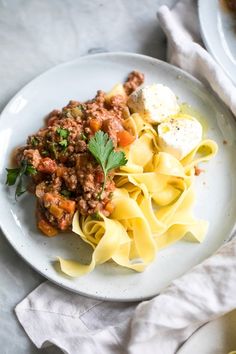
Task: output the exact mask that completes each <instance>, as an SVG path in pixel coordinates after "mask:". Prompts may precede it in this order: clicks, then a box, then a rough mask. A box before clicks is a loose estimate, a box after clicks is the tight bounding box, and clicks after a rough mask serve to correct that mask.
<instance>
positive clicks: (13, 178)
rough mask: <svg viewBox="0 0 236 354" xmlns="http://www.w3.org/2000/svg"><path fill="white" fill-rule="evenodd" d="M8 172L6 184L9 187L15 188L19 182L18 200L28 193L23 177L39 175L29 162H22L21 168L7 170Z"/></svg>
mask: <svg viewBox="0 0 236 354" xmlns="http://www.w3.org/2000/svg"><path fill="white" fill-rule="evenodd" d="M6 170H7V180H6V184H7V185H8V186H13V185H14V184H15V183H16V182H17V185H16V190H15V197H16V198H17V197H19V196H21V195H22V194H23V193H25V192H26V187H25V185H24V181H23V176H24V175H26V176H29V175H34V174H36V173H37V171H36V169H35V168H34V167H33V166H32V165H31V164H29V163H28V162H27V160H22V161H21V165H20V167H19V168H6Z"/></svg>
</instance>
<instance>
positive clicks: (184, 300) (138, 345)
mask: <svg viewBox="0 0 236 354" xmlns="http://www.w3.org/2000/svg"><path fill="white" fill-rule="evenodd" d="M158 18H159V21H160V24H161V26H162V28H163V30H164V31H165V33H166V35H167V38H168V57H169V60H170V61H171V62H172V63H173V64H175V65H177V66H180V67H182V68H183V69H185V70H187V71H189V72H190V73H192V74H193V75H195V76H196V77H198V78H200V79H201V80H202V81H204V82H206V83H207V84H209V85H210V86H211V87H212V89H213V90H214V91H215V92H216V93H218V94H219V96H220V97H221V98H222V99H223V100H224V102H225V103H226V104H227V105H228V106H229V107H230V108H231V110H232V111H233V112H234V113H235V114H236V89H235V87H234V86H233V84H232V83H231V81H230V80H229V79H228V77H227V76H226V75H225V74H224V72H223V70H222V69H221V68H220V67H219V66H218V65H217V64H216V63H215V61H214V60H213V59H212V57H211V56H210V55H209V54H208V53H207V52H206V51H205V49H203V47H202V46H201V44H202V43H201V38H200V34H199V26H198V18H197V8H196V1H194V0H182V1H179V2H178V3H177V5H176V6H175V7H174V8H173V9H172V10H169V9H168V8H167V7H166V6H162V7H161V8H160V9H159V12H158ZM226 274H227V276H226ZM235 292H236V239H233V240H232V241H231V242H230V243H228V244H226V245H224V246H223V247H222V248H221V249H220V250H219V251H218V252H217V253H216V254H215V255H214V256H212V257H211V258H209V259H207V260H206V261H204V262H203V263H202V264H201V265H199V266H197V267H195V268H194V269H193V270H192V271H190V272H189V273H187V274H186V275H184V276H182V277H181V278H179V279H177V280H175V281H174V282H173V283H172V284H171V285H170V286H169V287H168V288H167V289H165V290H164V291H163V292H162V293H161V294H160V295H159V296H157V297H155V298H154V299H152V300H149V301H145V302H143V303H140V304H137V303H114V302H104V301H98V300H94V299H89V298H86V297H82V296H80V295H77V294H73V293H70V292H68V291H67V290H64V289H61V288H59V287H57V286H56V285H53V284H51V283H50V282H49V281H47V282H45V283H43V284H41V285H40V286H39V287H38V288H37V289H36V290H34V291H33V292H32V293H31V294H30V295H28V296H27V297H26V298H25V299H24V300H23V301H22V302H21V303H20V304H18V305H17V307H16V309H15V312H16V315H17V317H18V319H19V321H20V323H21V324H22V326H23V327H24V329H25V331H26V333H27V334H28V336H29V337H30V338H31V340H32V341H33V342H34V343H35V345H36V346H37V347H38V348H40V347H45V346H47V345H51V344H54V345H56V346H57V347H58V348H60V349H61V350H62V351H63V352H65V353H69V354H76V353H85V354H90V353H91V354H92V353H96V354H100V353H101V354H111V353H112V354H124V353H129V354H139V353H140V354H141V353H142V354H143V352H145V353H160V354H173V353H175V352H176V351H177V350H178V348H179V347H180V346H181V345H182V344H183V343H184V342H185V341H186V340H187V339H188V337H189V336H190V335H191V334H192V333H193V332H194V331H195V330H196V329H197V328H199V327H200V326H202V325H203V324H204V323H206V322H208V321H210V320H213V319H215V318H217V317H219V316H221V315H223V314H225V313H227V312H229V311H231V310H232V309H234V308H236V297H235Z"/></svg>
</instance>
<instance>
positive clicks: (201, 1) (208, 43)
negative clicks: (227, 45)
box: [198, 0, 236, 85]
mask: <svg viewBox="0 0 236 354" xmlns="http://www.w3.org/2000/svg"><path fill="white" fill-rule="evenodd" d="M215 1H219V0H215ZM205 2H206V1H204V0H198V19H199V24H200V32H201V37H202V39H203V42H204V45H205V47H206V49H207V51H208V52H209V53H210V54H211V55H212V56H213V58H214V59H215V61H216V62H217V64H218V65H220V67H221V69H222V70H223V71H224V73H225V74H226V75H227V77H228V79H230V80H231V81H232V83H233V84H234V85H236V78H235V80H233V79H232V77H231V76H230V69H232V68H234V71H235V73H236V66H234V65H233V63H231V64H230V67H229V68H228V67H227V65H226V66H225V65H224V64H223V62H224V61H225V60H226V61H228V60H229V59H228V57H227V55H225V54H224V50H222V53H223V54H221V55H222V57H223V58H225V59H222V60H221V59H220V58H219V56H218V55H217V53H215V51H214V49H213V48H214V46H213V45H212V44H211V41H209V39H208V36H207V32H206V31H205V25H204V20H203V10H202V9H203V4H204V3H205ZM220 43H221V41H220Z"/></svg>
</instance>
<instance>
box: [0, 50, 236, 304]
mask: <svg viewBox="0 0 236 354" xmlns="http://www.w3.org/2000/svg"><path fill="white" fill-rule="evenodd" d="M133 69H137V70H140V71H142V72H144V73H145V76H146V80H145V82H146V83H147V84H148V83H149V84H150V83H153V82H159V83H164V84H166V85H168V86H169V87H171V88H172V90H173V91H174V92H175V93H176V95H177V96H178V97H179V99H180V101H182V102H188V103H189V104H191V105H192V106H193V107H196V108H197V109H198V111H199V112H200V113H201V114H202V115H203V116H204V117H205V118H206V120H207V125H208V136H209V137H210V138H213V139H214V140H215V141H217V143H218V145H219V153H218V155H217V157H216V158H215V159H214V160H212V161H210V163H208V164H207V165H206V167H205V168H206V172H205V173H204V174H201V175H200V176H199V177H198V178H197V181H196V190H197V203H196V207H195V212H196V215H197V216H198V217H199V218H204V219H206V220H209V222H210V228H209V232H208V235H207V237H206V240H205V241H204V243H202V244H197V243H188V242H178V243H177V244H176V245H174V246H172V247H169V248H167V249H166V250H163V251H162V252H160V253H159V254H157V257H156V261H155V262H154V263H153V264H152V265H151V266H150V267H149V268H148V269H147V270H146V271H145V272H144V273H141V274H140V273H135V272H133V271H131V270H128V269H124V268H121V267H119V266H116V265H114V264H113V263H106V264H104V265H101V266H98V267H97V268H96V269H95V270H94V272H92V273H91V274H88V275H86V276H83V277H81V278H77V279H71V278H69V277H66V276H64V275H62V274H60V273H59V272H58V271H57V270H56V269H55V267H54V261H55V259H56V257H57V256H62V257H65V258H74V259H76V258H78V257H79V258H85V257H86V255H87V252H86V250H85V249H86V247H85V245H84V244H83V243H82V242H81V241H80V239H79V238H78V236H76V235H72V234H71V235H60V236H57V237H55V238H47V237H44V236H42V235H41V234H40V233H39V232H38V231H37V229H36V226H35V200H34V197H33V196H31V195H24V196H23V197H22V198H21V199H20V201H18V202H15V200H14V196H13V191H11V190H9V189H8V188H7V187H6V185H5V184H4V183H5V178H6V173H5V168H6V167H7V166H8V165H9V156H10V154H11V151H12V149H13V148H14V147H16V146H18V145H21V144H23V143H24V141H25V139H26V137H27V136H28V135H29V134H32V133H33V132H35V131H36V130H37V129H39V128H40V127H41V126H42V124H43V117H44V116H45V115H46V114H47V113H48V112H49V111H50V110H52V109H53V108H58V107H62V106H64V105H65V104H66V103H67V102H68V100H69V99H80V100H86V99H88V98H91V97H93V95H94V94H95V93H96V90H98V89H103V90H109V89H110V88H111V87H112V86H113V85H114V84H115V83H117V82H120V81H123V80H124V79H125V77H126V76H127V74H128V73H129V72H130V71H131V70H133ZM235 137H236V123H235V121H234V119H233V117H232V115H231V114H230V112H229V111H228V110H227V108H226V107H225V106H224V105H223V104H222V102H220V100H219V99H217V98H216V97H215V96H214V95H212V94H211V93H210V92H209V91H208V90H207V89H206V88H205V87H204V86H203V85H202V84H201V83H200V82H199V81H197V80H195V79H194V78H192V77H191V76H189V75H187V74H185V73H184V72H183V71H181V70H179V69H177V68H176V67H173V66H171V65H169V64H167V63H164V62H161V61H158V60H156V59H153V58H149V57H145V56H142V55H137V54H128V53H127V54H125V53H110V54H98V55H94V56H89V57H83V58H80V59H78V60H76V61H73V62H70V63H66V64H63V65H60V66H57V67H55V68H54V69H52V70H49V71H48V72H46V73H45V74H43V75H41V76H39V77H38V78H36V79H35V80H33V81H32V82H31V83H29V84H28V85H27V86H26V87H24V88H23V89H22V90H21V91H20V92H19V93H18V94H17V95H16V96H15V97H14V98H13V99H12V100H11V102H10V103H9V104H8V105H7V107H6V108H5V109H4V111H3V112H2V115H1V119H0V151H1V156H0V173H1V185H0V210H1V213H0V224H1V228H2V230H3V232H4V233H5V235H6V237H7V239H8V240H9V242H10V243H11V245H12V246H13V247H14V248H15V250H16V251H17V252H18V253H19V254H20V255H21V256H22V257H23V258H24V259H25V260H26V261H27V262H28V263H29V264H30V265H31V266H32V267H33V268H34V269H36V270H37V271H38V272H40V273H41V274H43V275H44V276H45V277H46V278H48V279H50V280H51V281H53V282H55V283H57V284H58V285H61V286H63V287H65V288H67V289H69V290H72V291H75V292H78V293H80V294H83V295H88V296H92V297H96V298H101V299H106V300H118V301H131V300H133V301H136V300H141V299H146V298H149V297H152V296H154V295H156V294H157V293H158V292H159V291H160V290H161V289H163V288H164V287H166V286H167V285H168V284H169V283H170V282H171V281H172V280H173V279H175V278H176V277H178V276H180V275H181V274H183V273H185V272H186V271H187V270H189V269H190V268H191V267H193V266H194V265H196V264H197V263H199V262H201V261H202V260H204V259H205V258H206V257H208V256H209V255H211V254H212V253H213V252H214V251H215V250H216V249H217V248H218V247H219V246H220V245H221V244H222V243H223V242H224V241H225V240H226V239H228V238H229V235H230V233H231V231H232V229H233V227H234V222H235V215H236V198H235V196H236V183H235V181H236V168H235V165H236V160H235V156H236V142H235ZM223 140H226V141H227V145H224V144H223Z"/></svg>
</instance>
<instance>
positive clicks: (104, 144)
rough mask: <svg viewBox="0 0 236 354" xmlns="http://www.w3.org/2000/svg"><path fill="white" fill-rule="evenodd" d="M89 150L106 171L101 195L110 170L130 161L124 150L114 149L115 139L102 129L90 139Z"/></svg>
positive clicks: (104, 171)
mask: <svg viewBox="0 0 236 354" xmlns="http://www.w3.org/2000/svg"><path fill="white" fill-rule="evenodd" d="M88 150H89V151H90V152H91V154H92V155H93V156H94V158H95V159H96V161H97V162H98V163H99V164H100V165H101V167H102V170H103V173H104V182H103V186H102V191H101V193H100V196H101V194H102V193H103V191H104V188H105V185H106V179H107V174H108V172H109V171H111V170H113V169H115V168H118V167H120V166H124V165H126V164H127V162H128V161H127V159H126V157H125V154H124V152H123V151H115V150H114V145H113V141H112V140H111V139H110V138H109V137H108V135H107V133H104V132H103V131H101V130H99V131H98V132H96V134H95V135H94V136H93V137H92V138H91V139H90V140H89V143H88Z"/></svg>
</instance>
